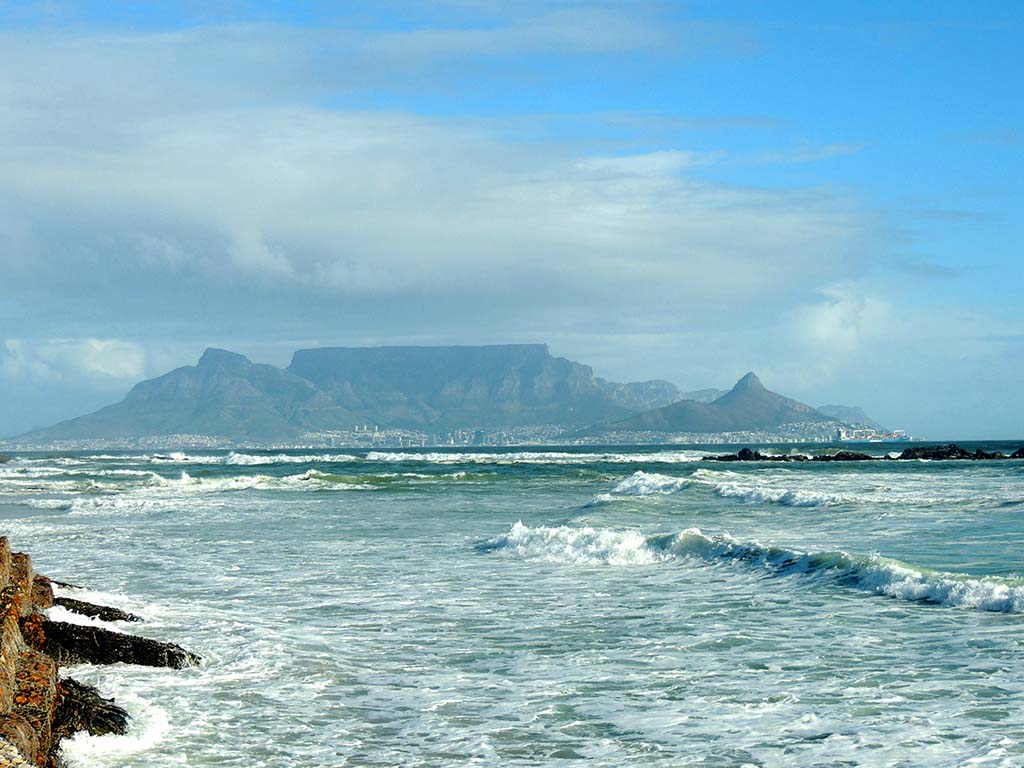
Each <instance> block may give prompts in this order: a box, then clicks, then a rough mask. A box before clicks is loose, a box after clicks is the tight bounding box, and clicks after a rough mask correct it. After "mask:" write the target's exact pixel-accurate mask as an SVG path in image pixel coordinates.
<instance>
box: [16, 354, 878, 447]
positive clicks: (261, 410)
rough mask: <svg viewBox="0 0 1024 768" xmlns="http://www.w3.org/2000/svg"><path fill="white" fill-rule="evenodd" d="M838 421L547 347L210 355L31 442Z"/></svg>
mask: <svg viewBox="0 0 1024 768" xmlns="http://www.w3.org/2000/svg"><path fill="white" fill-rule="evenodd" d="M687 397H689V398H691V399H686V398H687ZM831 407H832V408H841V406H831ZM854 411H856V414H855V415H858V416H863V417H864V418H866V414H863V412H862V411H860V410H859V409H849V413H851V414H853V413H854ZM833 413H836V414H838V413H839V411H833ZM844 413H845V411H844ZM836 420H843V421H845V419H840V418H838V417H837V416H834V415H832V414H827V413H824V412H820V411H818V410H815V409H814V408H811V407H810V406H807V405H803V404H802V403H798V402H796V401H795V400H790V399H788V398H785V397H782V396H781V395H777V394H775V393H772V392H769V391H768V390H767V389H765V388H764V387H763V386H762V385H761V382H760V381H759V380H758V379H757V377H756V376H755V375H754V374H752V373H750V374H747V375H746V376H744V377H743V379H741V380H740V382H739V383H738V384H737V385H736V386H735V387H734V388H733V389H732V390H730V391H729V392H724V393H723V392H721V391H720V390H700V391H698V392H693V393H684V392H682V391H680V390H679V389H678V388H677V387H676V386H675V385H674V384H672V383H670V382H667V381H660V380H654V381H643V382H633V383H627V384H619V383H615V382H610V381H606V380H605V379H601V378H598V377H595V376H594V372H593V369H591V368H590V366H587V365H583V364H581V363H577V362H573V361H571V360H567V359H565V358H561V357H553V356H551V355H550V354H549V352H548V349H547V347H546V346H545V345H541V344H516V345H499V346H481V347H367V348H342V347H339V348H323V349H305V350H299V351H297V352H296V353H295V354H294V355H293V357H292V361H291V364H290V365H289V366H288V367H287V368H284V369H282V368H277V367H275V366H272V365H263V364H258V363H253V362H251V361H250V360H249V359H248V358H246V357H244V356H243V355H239V354H235V353H233V352H228V351H226V350H222V349H207V350H206V352H204V353H203V356H202V357H201V358H200V359H199V361H198V363H197V364H196V365H193V366H184V367H181V368H177V369H175V370H173V371H171V372H169V373H166V374H164V375H163V376H159V377H157V378H154V379H150V380H147V381H143V382H141V383H139V384H137V385H135V386H134V387H133V388H132V389H131V391H130V392H129V393H128V395H127V396H126V397H125V398H124V400H122V401H121V402H119V403H116V404H114V405H110V406H107V407H106V408H102V409H100V410H99V411H96V412H95V413H91V414H88V415H85V416H80V417H78V418H75V419H71V420H68V421H64V422H61V423H60V424H56V425H54V426H52V427H49V428H47V429H41V430H37V431H34V432H31V433H29V434H27V435H24V436H23V437H22V438H21V440H23V441H28V442H39V443H50V442H56V441H69V440H117V439H133V438H138V437H149V436H159V435H183V434H201V435H211V436H217V437H222V438H228V439H234V440H240V441H241V440H244V441H284V440H288V439H294V438H297V437H299V436H301V435H303V434H305V433H308V432H314V431H337V430H351V429H354V428H355V427H356V426H357V425H358V426H367V425H371V426H377V427H380V428H401V429H411V430H420V431H425V432H439V431H443V430H450V429H463V428H477V427H479V428H506V427H508V428H511V427H523V426H531V425H548V424H552V425H560V426H564V427H567V428H577V429H579V428H589V429H591V430H596V431H597V432H598V433H599V432H600V431H601V430H602V429H605V428H607V429H609V430H614V431H622V430H642V431H655V432H657V431H664V432H723V431H737V430H771V429H774V428H776V427H778V426H780V425H782V424H788V423H793V422H827V421H836ZM595 425H598V426H595ZM601 425H606V426H601Z"/></svg>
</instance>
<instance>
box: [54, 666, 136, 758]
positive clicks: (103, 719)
mask: <svg viewBox="0 0 1024 768" xmlns="http://www.w3.org/2000/svg"><path fill="white" fill-rule="evenodd" d="M57 687H58V696H59V700H58V703H57V709H56V711H55V712H54V717H53V741H54V743H55V744H58V743H59V742H60V740H61V739H66V738H69V737H71V736H73V735H74V734H76V733H78V732H79V731H88V732H89V733H91V734H92V735H93V736H105V735H106V734H108V733H116V734H118V735H121V736H123V735H124V734H125V733H127V732H128V720H129V715H128V713H127V712H126V711H125V710H124V709H122V708H121V707H119V706H117V704H115V703H114V699H105V698H103V697H102V696H100V693H99V691H97V690H96V689H95V688H93V687H92V686H91V685H85V684H84V683H80V682H78V681H77V680H74V679H72V678H70V677H66V678H64V679H63V680H61V681H60V683H59V684H58V686H57Z"/></svg>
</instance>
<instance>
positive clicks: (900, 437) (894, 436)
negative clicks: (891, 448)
mask: <svg viewBox="0 0 1024 768" xmlns="http://www.w3.org/2000/svg"><path fill="white" fill-rule="evenodd" d="M910 439H911V437H910V435H908V434H907V432H906V430H903V429H894V430H892V431H891V432H887V431H885V430H881V429H875V428H874V427H853V428H846V427H839V428H838V429H836V442H839V443H891V442H904V441H908V440H910Z"/></svg>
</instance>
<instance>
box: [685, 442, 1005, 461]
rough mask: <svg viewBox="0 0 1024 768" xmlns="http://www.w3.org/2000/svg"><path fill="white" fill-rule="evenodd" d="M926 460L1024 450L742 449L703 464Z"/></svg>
mask: <svg viewBox="0 0 1024 768" xmlns="http://www.w3.org/2000/svg"><path fill="white" fill-rule="evenodd" d="M918 459H926V460H928V461H983V460H993V459H1024V448H1018V449H1017V450H1016V451H1014V452H1013V453H1012V454H1010V455H1009V456H1007V455H1006V454H1005V453H1002V452H1001V451H992V452H989V451H983V450H981V449H980V448H978V449H977V450H975V451H974V453H971V452H970V451H968V450H967V449H966V448H961V447H960V446H959V445H956V444H955V443H949V444H948V445H922V446H915V447H913V448H907V449H906V450H905V451H903V453H901V454H900V455H899V456H898V457H897V458H896V459H892V458H891V457H890V456H871V455H869V454H867V453H858V452H856V451H838V452H836V453H823V454H821V455H819V456H805V455H802V454H778V455H776V454H766V453H761V452H760V451H752V450H751V449H749V448H741V449H740V450H739V451H737V452H736V453H725V454H721V455H719V456H705V457H704V458H703V459H702V461H727V462H728V461H783V462H788V461H916V460H918Z"/></svg>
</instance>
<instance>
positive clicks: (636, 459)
mask: <svg viewBox="0 0 1024 768" xmlns="http://www.w3.org/2000/svg"><path fill="white" fill-rule="evenodd" d="M706 455H707V452H706V451H662V452H659V453H570V452H567V451H518V452H512V453H499V452H486V453H459V452H448V453H402V452H388V451H370V452H369V453H368V454H366V460H367V461H380V462H423V463H429V464H641V463H648V464H689V463H692V462H696V461H700V460H701V459H702V458H703V457H704V456H706Z"/></svg>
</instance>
